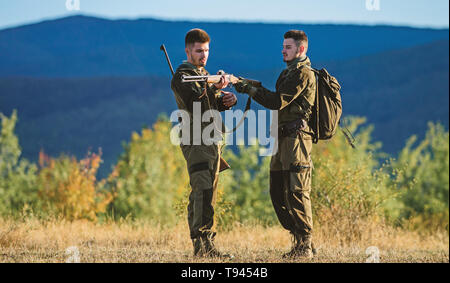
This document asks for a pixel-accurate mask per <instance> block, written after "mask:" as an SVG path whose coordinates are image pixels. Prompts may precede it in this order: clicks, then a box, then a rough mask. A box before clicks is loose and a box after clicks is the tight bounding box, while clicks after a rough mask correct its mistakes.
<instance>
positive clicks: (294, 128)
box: [278, 119, 307, 137]
mask: <svg viewBox="0 0 450 283" xmlns="http://www.w3.org/2000/svg"><path fill="white" fill-rule="evenodd" d="M306 126H307V123H306V121H305V120H303V119H298V120H295V121H292V122H289V123H287V124H286V125H283V126H281V127H279V128H278V136H279V137H287V136H290V135H292V134H293V133H297V132H298V131H300V130H303V129H305V128H306Z"/></svg>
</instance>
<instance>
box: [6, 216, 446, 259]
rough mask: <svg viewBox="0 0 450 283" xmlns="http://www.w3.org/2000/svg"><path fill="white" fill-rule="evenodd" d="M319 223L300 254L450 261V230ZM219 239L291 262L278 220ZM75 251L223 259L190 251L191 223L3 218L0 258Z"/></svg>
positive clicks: (224, 247)
mask: <svg viewBox="0 0 450 283" xmlns="http://www.w3.org/2000/svg"><path fill="white" fill-rule="evenodd" d="M320 229H321V228H317V229H316V231H315V234H314V239H315V240H314V241H315V243H316V247H317V248H318V254H317V256H316V257H315V258H314V259H312V260H296V261H295V262H366V260H367V259H368V258H369V257H370V254H366V251H367V248H368V247H370V246H375V247H377V249H378V250H379V261H380V262H449V236H448V233H447V232H441V233H434V234H433V235H429V236H421V235H419V234H418V233H416V232H411V231H403V230H396V229H393V228H391V227H384V228H380V227H374V228H373V229H368V230H367V231H365V232H364V233H360V234H358V235H356V236H351V237H349V235H343V234H342V233H338V232H336V231H332V230H331V229H330V228H322V230H320ZM216 245H217V247H218V248H219V249H220V250H221V251H225V252H229V253H232V254H234V256H235V259H234V260H232V261H231V262H258V263H265V262H271V263H272V262H291V261H285V260H283V259H282V258H281V255H282V253H284V252H286V251H288V250H289V248H290V245H291V242H290V236H289V234H288V233H287V232H286V231H285V230H283V229H282V228H281V227H278V226H275V227H263V226H261V225H252V226H243V225H235V226H234V227H233V228H232V229H230V230H229V231H223V232H220V233H218V236H217V239H216ZM70 247H76V248H70ZM68 249H69V250H68ZM77 252H78V254H77ZM77 257H78V259H79V261H80V262H221V261H220V260H219V259H203V258H200V259H199V258H194V257H193V256H192V244H191V241H190V239H189V234H188V229H187V225H186V223H180V224H179V225H177V226H175V227H171V228H161V227H158V226H155V225H151V224H148V223H125V222H124V223H105V224H93V223H90V222H85V221H76V222H65V221H48V222H42V221H38V220H25V221H13V220H5V219H0V262H66V261H68V260H69V261H70V260H75V261H77ZM227 262H229V261H227Z"/></svg>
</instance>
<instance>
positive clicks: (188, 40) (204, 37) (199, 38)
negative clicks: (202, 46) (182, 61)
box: [184, 28, 210, 46]
mask: <svg viewBox="0 0 450 283" xmlns="http://www.w3.org/2000/svg"><path fill="white" fill-rule="evenodd" d="M196 42H200V43H206V42H210V38H209V35H208V34H207V33H206V31H204V30H202V29H199V28H195V29H191V30H190V31H188V33H186V37H185V39H184V43H185V46H188V45H190V44H194V43H196Z"/></svg>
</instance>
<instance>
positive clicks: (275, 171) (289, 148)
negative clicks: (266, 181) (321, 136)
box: [270, 133, 313, 235]
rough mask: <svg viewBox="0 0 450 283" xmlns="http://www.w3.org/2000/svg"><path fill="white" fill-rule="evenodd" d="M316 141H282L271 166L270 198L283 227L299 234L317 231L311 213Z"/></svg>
mask: <svg viewBox="0 0 450 283" xmlns="http://www.w3.org/2000/svg"><path fill="white" fill-rule="evenodd" d="M311 149H312V139H311V137H310V136H309V135H307V134H304V133H300V134H298V135H297V134H295V133H294V134H292V135H290V136H287V137H280V138H279V139H278V151H277V153H276V154H275V155H274V156H272V160H271V163H270V197H271V199H272V204H273V207H274V209H275V212H276V214H277V217H278V220H279V221H280V223H281V225H282V226H283V227H284V228H285V229H287V230H289V231H291V232H292V233H295V234H300V235H309V234H311V232H312V229H313V221H312V209H311V199H310V193H311V174H312V168H313V165H312V160H311Z"/></svg>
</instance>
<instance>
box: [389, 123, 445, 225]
mask: <svg viewBox="0 0 450 283" xmlns="http://www.w3.org/2000/svg"><path fill="white" fill-rule="evenodd" d="M416 142H417V136H412V137H411V138H410V139H409V140H408V141H407V142H406V145H405V147H404V148H403V149H402V151H401V152H400V154H399V157H398V159H397V160H395V161H394V162H393V169H394V170H393V173H394V176H395V179H396V181H397V183H398V188H399V190H400V192H401V195H400V197H399V199H398V203H397V205H398V207H399V208H400V210H399V217H400V218H401V219H412V220H414V221H412V222H411V223H412V224H413V226H414V228H420V227H424V226H425V227H427V228H445V227H446V228H447V229H448V222H449V213H448V212H449V132H448V131H447V132H446V131H445V130H444V127H443V126H442V125H441V124H434V123H431V122H430V123H429V124H428V130H427V133H426V136H425V139H424V140H423V141H421V142H419V143H418V144H417V145H416V146H414V145H415V144H416Z"/></svg>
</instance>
